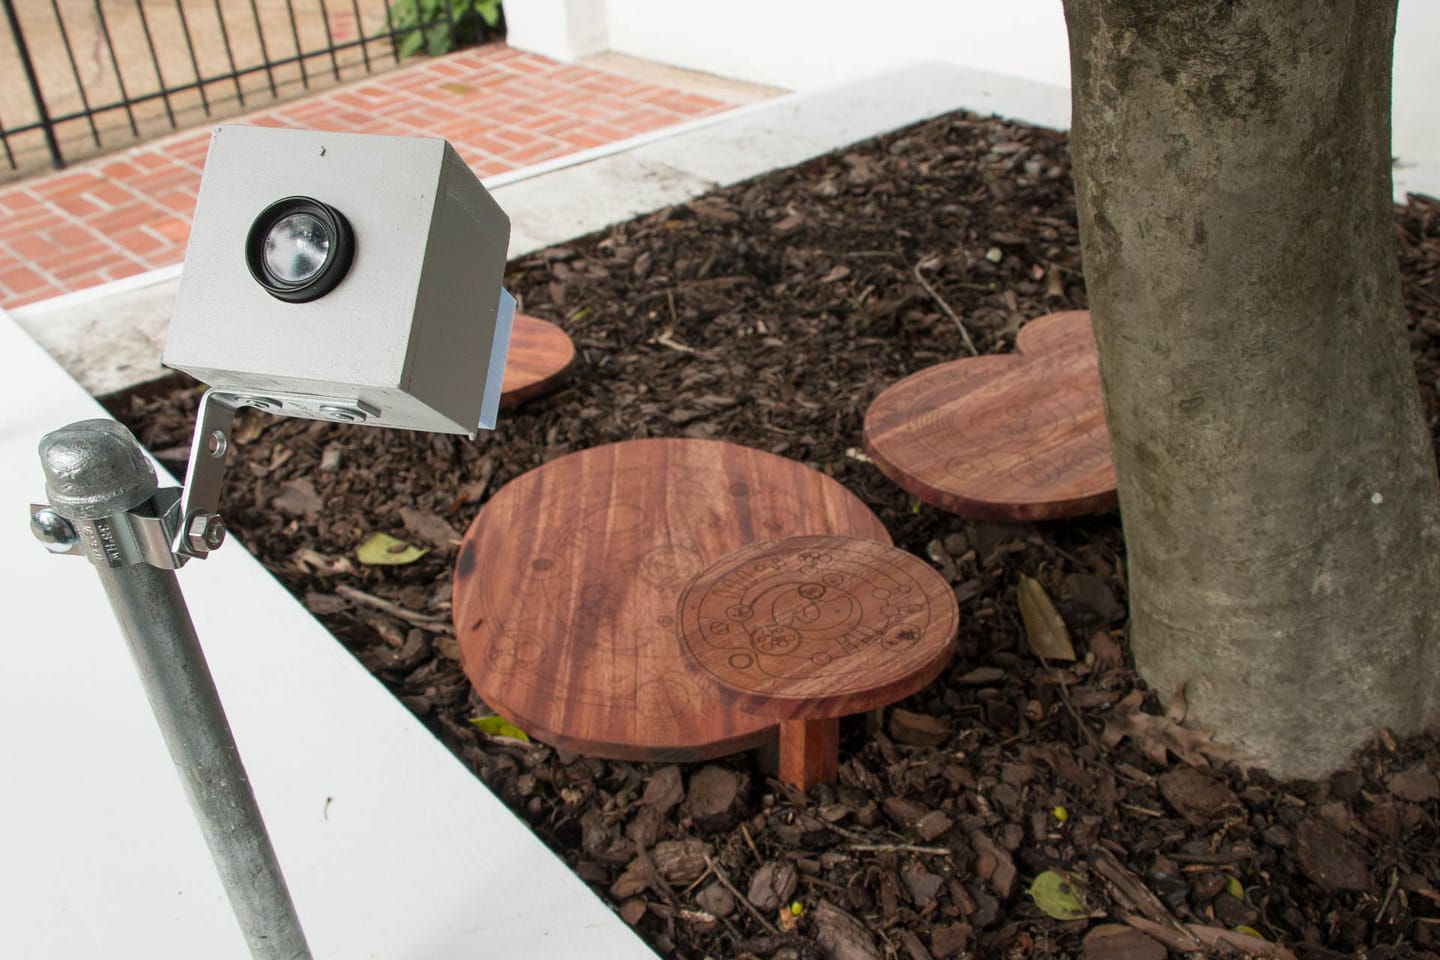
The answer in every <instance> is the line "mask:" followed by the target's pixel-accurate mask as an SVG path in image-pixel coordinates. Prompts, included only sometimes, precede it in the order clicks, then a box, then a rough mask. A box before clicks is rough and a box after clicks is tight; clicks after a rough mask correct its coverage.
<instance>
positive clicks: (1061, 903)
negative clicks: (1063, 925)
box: [1030, 870, 1101, 920]
mask: <svg viewBox="0 0 1440 960" xmlns="http://www.w3.org/2000/svg"><path fill="white" fill-rule="evenodd" d="M1030 899H1032V900H1034V901H1035V905H1036V906H1037V907H1039V908H1040V909H1041V910H1044V911H1045V913H1046V914H1048V915H1049V916H1051V917H1054V918H1055V919H1056V920H1086V919H1089V918H1090V917H1095V916H1100V915H1101V914H1099V913H1097V912H1096V911H1095V910H1093V909H1091V907H1090V904H1089V903H1088V902H1086V897H1085V888H1084V886H1083V885H1082V884H1081V880H1080V878H1079V877H1078V876H1076V875H1075V874H1073V873H1067V872H1064V871H1060V870H1046V871H1045V872H1044V873H1042V874H1040V875H1039V876H1038V877H1036V878H1035V882H1034V883H1032V884H1030Z"/></svg>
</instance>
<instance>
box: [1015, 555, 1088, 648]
mask: <svg viewBox="0 0 1440 960" xmlns="http://www.w3.org/2000/svg"><path fill="white" fill-rule="evenodd" d="M1015 599H1016V602H1017V603H1019V605H1020V618H1021V619H1022V620H1024V621H1025V637H1026V639H1027V640H1028V641H1029V642H1030V649H1031V650H1034V651H1035V653H1036V654H1038V655H1039V656H1040V657H1042V658H1043V659H1045V660H1064V661H1073V660H1074V659H1075V647H1074V645H1073V644H1071V643H1070V631H1069V630H1067V629H1066V627H1065V620H1064V619H1063V618H1062V617H1061V616H1060V611H1058V610H1056V609H1055V604H1054V603H1052V602H1051V600H1050V596H1049V594H1047V593H1046V592H1045V588H1044V587H1042V586H1040V581H1039V580H1036V579H1034V578H1033V577H1027V576H1025V575H1024V574H1021V576H1020V585H1019V587H1017V588H1016V591H1015Z"/></svg>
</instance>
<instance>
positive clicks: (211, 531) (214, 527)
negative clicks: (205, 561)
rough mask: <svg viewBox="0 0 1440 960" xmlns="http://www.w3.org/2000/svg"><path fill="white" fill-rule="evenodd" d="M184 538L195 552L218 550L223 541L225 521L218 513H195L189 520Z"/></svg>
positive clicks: (203, 552)
mask: <svg viewBox="0 0 1440 960" xmlns="http://www.w3.org/2000/svg"><path fill="white" fill-rule="evenodd" d="M186 539H187V540H188V541H189V543H190V549H192V550H194V551H195V552H196V553H197V554H205V553H209V552H210V551H211V550H218V549H220V545H221V544H222V543H224V542H225V521H224V520H223V519H221V517H220V515H219V514H218V513H197V514H196V515H195V516H194V517H192V518H191V520H190V526H189V528H188V529H187V530H186Z"/></svg>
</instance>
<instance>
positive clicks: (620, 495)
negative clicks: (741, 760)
mask: <svg viewBox="0 0 1440 960" xmlns="http://www.w3.org/2000/svg"><path fill="white" fill-rule="evenodd" d="M807 533H827V534H828V533H838V534H844V535H847V536H855V537H861V538H868V539H871V540H876V541H880V542H883V543H889V535H888V534H887V533H886V531H885V528H884V526H883V525H882V524H881V523H880V521H879V520H878V519H877V518H876V517H875V515H874V514H873V513H871V512H870V510H869V509H868V508H867V507H866V506H865V505H864V504H863V503H862V502H861V501H860V500H859V499H858V498H857V497H855V496H854V495H853V494H851V493H850V492H849V491H848V490H846V489H845V488H844V487H843V486H841V485H840V484H839V483H837V482H835V481H834V480H832V479H830V478H828V477H826V476H824V475H823V474H821V473H818V472H817V471H814V470H811V469H809V468H807V467H805V466H804V465H802V464H799V463H796V462H794V461H791V460H786V459H784V458H782V457H777V456H775V455H773V454H769V453H764V452H762V451H758V450H751V449H748V448H745V447H738V446H735V445H734V444H728V443H722V442H719V441H712V440H633V441H628V442H625V443H618V444H609V445H606V446H602V447H596V448H593V449H590V450H585V451H582V452H580V453H576V454H571V455H569V456H566V457H561V458H559V459H557V460H554V461H552V462H550V463H548V464H546V465H544V466H542V467H539V468H538V469H536V470H532V471H530V472H529V473H527V474H525V475H523V476H521V477H519V478H518V479H516V480H514V481H512V482H511V483H509V484H507V485H506V486H505V487H503V488H502V489H501V490H499V491H498V492H497V493H496V494H495V495H494V496H493V497H492V498H491V499H490V500H489V501H488V502H487V503H486V504H485V506H484V507H483V508H482V509H481V511H480V513H479V515H478V516H477V517H476V518H475V521H474V522H473V523H472V524H471V526H470V529H469V531H468V532H467V533H466V535H465V538H464V543H463V545H462V547H461V552H460V557H459V559H458V561H457V564H456V574H455V591H454V617H455V626H456V636H457V638H458V640H459V646H460V653H461V662H462V664H463V666H464V667H465V671H466V674H467V675H468V677H469V678H470V681H471V683H472V684H474V685H475V687H476V690H477V691H478V692H479V694H480V696H481V697H482V698H483V699H484V700H485V702H486V703H487V704H489V705H490V706H491V707H493V708H494V709H495V710H496V711H497V712H499V713H500V714H502V715H504V716H505V717H506V718H507V719H509V720H510V721H511V722H513V723H515V724H516V725H517V726H519V727H521V728H522V729H524V730H525V731H526V732H528V733H530V734H531V735H532V736H534V737H536V738H537V739H539V740H542V741H545V742H548V743H552V744H555V745H557V746H561V747H565V748H567V749H572V750H576V751H579V752H584V753H589V754H592V755H595V756H605V757H613V758H616V759H630V760H667V761H693V760H698V759H705V758H708V757H714V756H721V755H723V754H726V753H731V752H735V751H737V750H743V749H746V748H748V747H752V746H757V745H759V744H760V743H763V742H764V741H765V740H767V739H769V738H770V737H771V736H773V733H774V721H773V720H771V719H769V718H764V717H757V716H753V715H751V714H748V713H746V712H744V711H742V710H740V709H738V708H735V707H733V706H729V705H727V704H726V703H725V702H724V701H723V700H722V699H721V697H720V696H719V694H718V691H716V690H715V688H714V687H713V686H711V685H710V684H709V683H708V682H704V681H703V679H702V678H701V677H700V676H699V675H698V674H695V673H694V672H693V671H692V670H691V669H690V668H689V667H688V666H687V664H686V662H685V658H684V655H683V653H682V652H681V649H680V644H679V640H678V636H677V627H676V604H677V601H678V600H679V597H680V595H681V593H682V592H683V591H684V589H685V586H686V584H687V583H689V582H690V581H691V580H692V579H693V578H694V577H695V576H696V575H697V574H699V573H701V572H703V571H704V570H705V569H706V568H708V567H709V566H710V565H712V564H713V563H715V561H717V560H719V559H721V558H722V557H724V556H726V555H727V554H729V553H731V552H733V551H734V550H736V549H737V548H739V547H742V546H744V545H745V544H747V543H751V542H754V541H757V540H764V539H769V538H772V537H775V536H777V535H778V536H793V535H796V534H807ZM816 582H817V583H818V584H820V585H822V586H826V588H827V589H830V587H829V586H828V585H826V584H825V582H824V580H823V578H820V579H817V580H816ZM732 612H733V613H734V614H736V615H737V616H739V617H741V618H743V617H744V616H745V615H746V611H744V610H735V611H732ZM716 619H717V624H718V625H719V626H720V627H721V628H722V629H725V628H727V625H730V624H736V622H737V621H736V620H735V619H733V618H732V617H730V616H729V615H728V614H727V611H726V610H724V609H721V610H719V611H717V613H716ZM737 629H738V626H737ZM744 640H745V642H744V644H742V645H741V646H737V648H736V650H735V651H733V652H735V653H742V652H743V653H745V654H747V655H750V656H755V654H754V652H753V650H752V648H751V647H750V645H749V638H748V637H745V638H744ZM777 642H779V641H777Z"/></svg>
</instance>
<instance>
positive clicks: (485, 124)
mask: <svg viewBox="0 0 1440 960" xmlns="http://www.w3.org/2000/svg"><path fill="white" fill-rule="evenodd" d="M730 106H731V105H730V104H726V103H723V102H721V101H719V100H713V99H710V98H707V97H702V96H695V95H692V94H688V93H685V92H683V91H680V90H676V89H673V88H670V87H665V86H659V85H656V84H653V83H646V82H643V81H637V80H632V79H629V78H627V77H622V76H619V75H617V74H613V73H607V72H604V71H601V70H595V69H592V68H589V67H585V66H581V65H576V64H562V63H557V62H555V61H553V60H549V59H547V58H545V57H541V56H537V55H535V54H529V53H522V52H520V51H517V50H510V49H509V48H507V47H504V46H501V45H493V44H492V45H488V46H483V47H477V48H473V49H470V50H464V51H460V52H458V53H454V54H451V55H449V56H447V57H443V58H440V59H437V60H422V61H419V62H417V63H416V64H415V65H413V66H405V67H401V68H399V69H397V70H394V71H392V72H389V73H385V74H380V75H377V76H374V77H370V78H368V79H365V80H362V81H359V82H356V83H354V84H351V85H348V86H343V87H337V88H335V89H333V90H330V91H328V92H325V93H321V94H317V95H315V96H311V97H307V98H305V99H302V100H295V101H291V102H290V103H287V104H284V105H282V106H278V107H273V108H270V109H267V110H264V111H261V112H258V113H254V114H251V115H249V116H246V117H242V118H240V119H239V120H237V121H234V122H239V123H250V124H257V125H270V126H286V127H304V128H312V129H319V130H335V131H351V132H356V133H383V134H395V135H411V136H432V137H444V138H445V139H447V140H449V141H450V142H451V143H452V144H454V146H455V149H456V150H458V151H459V153H460V155H461V156H462V157H464V158H465V160H466V162H468V163H469V164H470V165H471V167H472V168H473V169H474V170H475V172H476V173H477V174H478V175H479V176H481V177H488V176H493V175H495V174H499V173H504V172H506V171H509V170H516V169H519V168H522V167H527V166H531V165H534V164H537V163H541V162H544V161H546V160H552V159H554V158H556V157H560V156H564V155H565V154H569V153H574V152H576V151H580V150H585V149H588V148H591V147H597V146H602V145H604V144H607V143H614V142H616V141H619V140H624V139H627V138H629V137H633V136H636V135H638V134H642V133H647V132H649V131H651V130H656V129H659V128H661V127H665V126H668V125H670V124H674V123H678V122H681V121H684V120H689V119H692V118H695V117H699V116H703V115H705V114H710V113H715V112H718V111H721V110H725V109H728V108H729V107H730ZM209 142H210V129H209V127H205V128H201V129H198V130H192V131H189V132H185V133H179V134H175V135H172V136H169V137H166V138H165V139H163V140H157V141H154V142H152V143H149V144H145V145H143V146H140V147H134V148H131V149H129V150H126V151H125V152H123V153H119V154H113V155H111V156H108V157H102V158H99V159H97V160H94V161H91V162H89V163H87V164H85V165H83V166H77V167H74V168H71V169H68V170H63V171H60V172H58V173H54V174H50V175H47V176H43V177H38V178H35V179H31V180H26V181H22V182H20V183H17V184H11V185H9V186H6V187H3V188H0V307H18V306H22V305H24V304H27V303H33V302H35V301H37V300H44V299H46V298H49V297H53V296H57V295H59V294H62V293H68V292H70V291H73V290H79V289H83V288H85V287H88V286H93V285H95V284H99V283H105V282H107V281H111V280H118V279H121V278H122V277H127V276H131V275H133V274H138V273H142V272H144V271H146V270H153V269H155V268H157V267H164V266H169V265H172V264H175V263H178V262H180V260H182V259H183V258H184V255H185V243H186V241H187V239H188V238H189V236H190V218H191V216H192V214H193V213H194V209H195V196H196V192H197V191H198V190H199V187H200V170H201V167H202V166H203V165H204V162H205V151H206V150H207V149H208V147H209Z"/></svg>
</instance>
